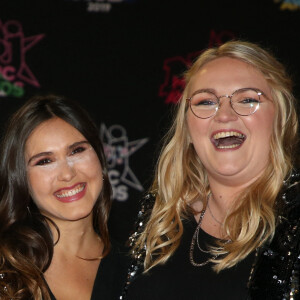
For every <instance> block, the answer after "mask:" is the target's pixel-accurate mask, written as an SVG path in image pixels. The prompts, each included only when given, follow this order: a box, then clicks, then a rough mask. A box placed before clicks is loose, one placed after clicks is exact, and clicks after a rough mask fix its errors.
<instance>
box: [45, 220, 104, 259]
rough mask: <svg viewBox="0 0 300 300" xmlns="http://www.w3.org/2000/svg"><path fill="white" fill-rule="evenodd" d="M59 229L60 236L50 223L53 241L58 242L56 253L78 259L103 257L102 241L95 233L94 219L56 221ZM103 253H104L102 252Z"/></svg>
mask: <svg viewBox="0 0 300 300" xmlns="http://www.w3.org/2000/svg"><path fill="white" fill-rule="evenodd" d="M54 222H55V224H56V225H57V227H58V229H59V236H58V232H57V230H56V228H55V227H54V226H53V225H52V224H51V223H50V228H51V231H52V234H53V240H54V242H56V241H57V240H58V242H57V243H56V244H55V246H54V255H55V254H56V253H61V254H63V253H65V254H66V255H67V256H70V255H72V256H74V257H75V256H77V257H99V256H100V255H101V253H100V252H99V251H100V248H101V249H102V248H103V247H102V241H101V239H100V238H99V236H98V234H97V233H96V232H95V230H94V228H93V225H92V218H85V219H81V220H78V221H61V220H59V221H57V220H54ZM101 252H102V251H101Z"/></svg>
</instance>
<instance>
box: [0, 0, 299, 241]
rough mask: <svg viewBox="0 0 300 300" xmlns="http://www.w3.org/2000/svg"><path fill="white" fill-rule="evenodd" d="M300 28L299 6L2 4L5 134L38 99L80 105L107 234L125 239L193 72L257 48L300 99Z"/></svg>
mask: <svg viewBox="0 0 300 300" xmlns="http://www.w3.org/2000/svg"><path fill="white" fill-rule="evenodd" d="M299 30H300V0H290V1H288V0H286V1H276V0H253V1H249V0H244V1H243V0H236V1H234V0H226V1H224V0H217V1H213V0H210V1H196V0H184V1H183V0H169V1H163V0H160V1H158V0H148V1H146V0H0V104H1V106H0V107H1V114H0V122H1V124H0V126H1V127H0V128H1V131H2V130H3V128H4V125H5V122H6V121H7V118H8V117H9V115H10V114H11V113H12V112H13V111H14V110H16V109H17V108H18V107H19V106H20V105H21V104H23V103H24V101H25V100H26V99H28V98H29V97H30V96H32V95H35V94H45V93H56V94H61V95H65V96H67V97H69V98H72V99H75V100H77V101H78V102H79V103H81V105H82V106H83V107H84V108H85V109H87V110H88V112H89V113H90V114H91V115H92V117H93V118H94V120H95V122H96V124H97V125H98V126H99V134H100V136H101V138H102V139H103V141H104V143H105V149H106V154H107V158H108V162H109V166H110V176H111V180H112V183H113V186H114V202H113V209H112V213H111V218H110V228H111V232H112V235H113V236H114V237H115V238H117V239H119V240H120V241H125V240H126V239H127V237H128V234H129V232H130V230H131V228H132V226H133V221H134V218H135V215H136V213H137V207H138V205H137V202H138V201H139V199H140V198H141V197H142V195H143V193H144V192H145V190H147V188H148V187H149V185H150V183H151V179H152V175H153V168H154V165H155V161H156V157H157V153H158V148H159V143H160V139H161V138H162V136H163V134H164V133H165V129H166V127H167V126H168V124H169V121H170V119H171V114H170V112H171V111H172V107H174V103H175V102H176V101H177V100H178V98H179V96H180V91H181V87H182V84H183V83H182V79H181V74H182V72H183V71H184V70H185V68H186V66H187V65H188V64H189V63H190V62H191V61H192V60H193V59H194V57H195V56H196V55H197V54H198V53H199V52H201V50H203V49H204V48H207V47H210V46H213V45H215V44H220V43H222V42H225V41H226V40H229V39H231V38H241V39H244V40H248V41H252V42H258V43H260V44H261V45H263V46H265V47H267V48H270V49H271V50H272V51H273V52H274V53H275V55H276V56H277V57H278V58H279V59H280V60H281V61H282V62H283V63H285V64H286V65H287V66H288V70H289V71H290V73H291V74H292V75H293V77H294V81H295V83H296V85H295V94H296V96H297V95H299V79H300V74H299V67H300V57H299V45H300V34H299ZM0 159H1V158H0Z"/></svg>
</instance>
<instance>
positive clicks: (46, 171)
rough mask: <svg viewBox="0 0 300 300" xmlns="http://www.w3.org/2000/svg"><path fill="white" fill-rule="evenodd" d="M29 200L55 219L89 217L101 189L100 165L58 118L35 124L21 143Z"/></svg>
mask: <svg viewBox="0 0 300 300" xmlns="http://www.w3.org/2000/svg"><path fill="white" fill-rule="evenodd" d="M25 159H26V164H27V177H28V184H29V188H30V193H31V196H32V199H33V201H34V202H35V204H36V205H37V207H38V208H39V209H40V211H41V213H42V214H43V215H46V216H47V217H49V218H50V219H52V220H54V221H55V222H59V221H76V220H81V219H84V218H87V217H88V218H91V217H92V214H91V212H92V210H93V207H94V205H95V203H96V201H97V199H98V197H99V194H100V192H101V189H102V182H103V181H102V168H101V164H100V161H99V159H98V156H97V154H96V152H95V150H94V149H93V147H92V146H91V145H90V144H89V143H88V141H87V140H86V138H85V137H84V136H83V135H82V134H81V133H80V132H79V131H78V130H77V129H76V128H74V127H73V126H71V125H70V124H68V123H67V122H65V121H63V120H62V119H59V118H54V119H50V120H48V121H45V122H43V123H42V124H40V125H39V126H37V127H36V128H35V130H34V131H33V132H32V134H31V135H30V136H29V138H28V140H27V142H26V147H25Z"/></svg>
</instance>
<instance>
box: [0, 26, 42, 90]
mask: <svg viewBox="0 0 300 300" xmlns="http://www.w3.org/2000/svg"><path fill="white" fill-rule="evenodd" d="M0 30H1V31H2V33H3V39H2V43H3V45H5V46H6V49H5V51H4V53H3V54H2V55H1V57H0V58H1V61H2V62H6V63H13V61H14V59H13V53H14V50H16V49H13V47H14V46H15V45H19V47H20V49H18V50H19V55H20V58H19V59H18V60H19V61H20V66H19V69H18V70H17V74H16V76H17V77H18V78H19V79H21V80H22V81H23V82H26V83H27V84H30V85H33V86H35V87H40V84H39V82H38V80H37V79H36V77H35V76H34V74H33V73H32V71H31V70H30V68H29V67H28V65H27V63H26V53H27V52H28V51H29V50H30V49H31V48H32V47H33V46H35V45H36V44H37V43H38V42H39V41H40V40H41V39H42V38H44V36H45V35H44V34H38V35H35V36H31V37H25V36H24V33H23V27H22V24H21V23H20V22H18V21H16V20H10V21H7V22H6V23H4V24H3V23H2V22H1V20H0ZM0 41H1V40H0Z"/></svg>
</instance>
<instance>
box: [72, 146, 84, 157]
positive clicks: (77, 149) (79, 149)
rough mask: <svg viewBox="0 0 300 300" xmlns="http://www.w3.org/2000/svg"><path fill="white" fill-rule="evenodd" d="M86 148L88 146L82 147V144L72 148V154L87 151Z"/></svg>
mask: <svg viewBox="0 0 300 300" xmlns="http://www.w3.org/2000/svg"><path fill="white" fill-rule="evenodd" d="M85 150H86V148H85V147H82V146H80V147H76V148H75V149H74V150H72V153H71V154H72V155H74V154H77V153H81V152H83V151H85Z"/></svg>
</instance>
